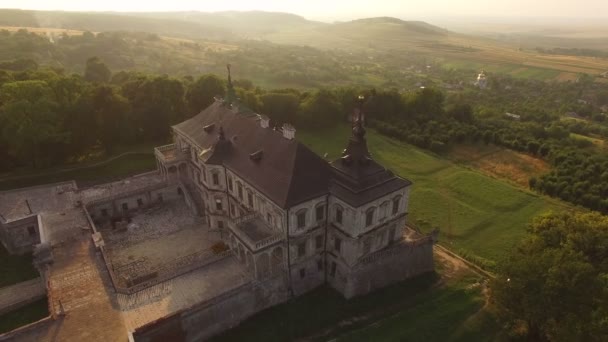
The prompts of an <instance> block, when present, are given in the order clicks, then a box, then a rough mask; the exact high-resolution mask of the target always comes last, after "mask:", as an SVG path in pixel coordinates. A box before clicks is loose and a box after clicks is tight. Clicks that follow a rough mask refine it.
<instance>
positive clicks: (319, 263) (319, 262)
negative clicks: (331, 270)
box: [317, 259, 323, 271]
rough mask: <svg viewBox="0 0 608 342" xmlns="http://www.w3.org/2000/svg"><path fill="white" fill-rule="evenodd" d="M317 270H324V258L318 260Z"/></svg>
mask: <svg viewBox="0 0 608 342" xmlns="http://www.w3.org/2000/svg"><path fill="white" fill-rule="evenodd" d="M317 270H319V271H322V270H323V260H321V259H319V260H317Z"/></svg>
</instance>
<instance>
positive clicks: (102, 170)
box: [0, 151, 156, 190]
mask: <svg viewBox="0 0 608 342" xmlns="http://www.w3.org/2000/svg"><path fill="white" fill-rule="evenodd" d="M155 168H156V160H155V158H154V154H153V153H152V151H150V153H139V154H132V155H126V156H123V157H120V158H118V159H116V160H113V161H111V162H110V163H108V164H105V165H102V166H96V167H90V168H85V169H79V170H71V171H63V172H55V171H52V172H50V173H48V174H42V175H40V174H38V175H32V176H28V177H25V178H19V179H16V180H15V179H13V180H4V181H2V180H0V190H7V189H13V188H21V187H26V186H33V185H39V184H46V183H55V182H62V181H69V180H75V181H77V182H80V183H84V184H89V183H101V182H108V181H112V180H116V179H120V178H124V177H127V176H130V175H134V174H137V173H142V172H146V171H151V170H154V169H155Z"/></svg>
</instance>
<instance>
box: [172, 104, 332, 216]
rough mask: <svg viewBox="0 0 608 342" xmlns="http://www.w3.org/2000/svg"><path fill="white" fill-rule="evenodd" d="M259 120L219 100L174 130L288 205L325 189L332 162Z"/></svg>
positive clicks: (207, 155)
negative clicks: (265, 125) (263, 124)
mask: <svg viewBox="0 0 608 342" xmlns="http://www.w3.org/2000/svg"><path fill="white" fill-rule="evenodd" d="M259 120H260V118H259V116H258V115H256V114H254V113H253V112H251V111H250V110H247V109H239V107H238V106H237V105H236V104H234V105H231V104H229V103H227V102H225V101H222V100H216V101H215V102H214V103H213V104H211V105H210V106H209V107H207V108H206V109H205V110H203V111H202V112H200V113H199V114H198V115H196V116H194V117H192V118H191V119H189V120H186V121H184V122H182V123H180V124H177V125H175V126H173V129H174V130H175V131H176V132H178V133H181V134H182V135H183V136H185V137H187V138H188V139H189V140H191V141H192V142H193V143H195V144H196V145H198V147H199V148H201V149H202V150H203V152H202V153H201V158H202V159H203V160H204V161H205V162H206V163H209V164H216V165H223V166H225V167H226V168H227V169H229V170H231V171H232V172H234V173H235V174H236V175H238V176H239V177H240V178H242V179H244V180H245V181H247V182H248V183H249V184H250V185H251V186H253V187H255V188H256V189H257V190H258V191H260V192H261V193H263V194H264V195H266V196H267V197H268V198H270V199H271V200H272V201H273V202H275V203H277V204H278V205H280V206H281V207H283V208H289V207H291V206H293V205H296V204H298V203H301V202H304V201H307V200H309V199H312V198H315V197H318V196H321V195H324V194H326V193H327V192H328V187H329V186H328V183H329V178H330V171H329V165H328V163H327V162H326V161H325V160H323V159H322V158H321V157H319V156H318V155H316V154H315V153H314V152H312V151H311V150H310V149H308V148H307V147H306V146H304V145H303V144H301V143H300V142H298V141H296V140H295V139H287V138H285V137H284V136H283V134H282V133H281V132H280V131H276V130H274V129H272V128H263V127H262V126H261V125H260V123H259ZM220 129H221V130H222V131H223V138H222V135H220Z"/></svg>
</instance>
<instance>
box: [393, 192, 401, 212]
mask: <svg viewBox="0 0 608 342" xmlns="http://www.w3.org/2000/svg"><path fill="white" fill-rule="evenodd" d="M400 204H401V196H397V197H395V198H393V215H397V213H398V212H399V205H400Z"/></svg>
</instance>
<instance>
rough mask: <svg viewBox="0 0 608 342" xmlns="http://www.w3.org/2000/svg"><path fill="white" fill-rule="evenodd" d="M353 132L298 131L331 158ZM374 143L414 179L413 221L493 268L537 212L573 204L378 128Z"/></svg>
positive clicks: (380, 155)
mask: <svg viewBox="0 0 608 342" xmlns="http://www.w3.org/2000/svg"><path fill="white" fill-rule="evenodd" d="M349 135H350V132H349V129H348V128H347V127H341V128H339V129H337V130H335V131H325V132H322V131H314V132H313V131H299V132H298V133H297V137H298V139H300V141H303V142H304V143H305V144H307V145H308V146H310V147H311V148H312V149H313V150H314V151H316V152H317V153H319V154H320V155H323V154H324V153H328V155H329V157H328V158H330V159H334V158H337V157H338V156H339V153H340V151H342V149H343V148H344V146H345V144H346V141H347V138H348V136H349ZM368 144H369V148H370V150H371V152H372V154H373V156H374V158H375V159H376V160H377V161H378V162H380V163H382V164H383V165H385V166H387V167H388V168H389V169H391V170H393V172H395V173H396V174H398V175H400V176H402V177H405V178H408V179H410V180H412V181H413V182H414V185H413V187H412V192H411V197H410V216H409V221H410V222H411V223H413V224H415V225H417V226H418V227H420V228H421V229H422V230H425V231H430V230H431V229H433V228H435V227H439V228H440V230H441V232H440V243H442V244H443V245H445V246H446V247H449V248H450V249H453V250H454V251H455V252H458V253H459V254H461V255H463V256H466V257H468V258H469V259H471V260H475V261H476V262H478V263H480V264H483V265H484V266H487V267H489V268H492V267H493V266H494V264H495V262H496V261H498V260H500V259H501V258H502V257H503V256H504V255H505V253H506V252H507V251H508V250H509V249H510V248H511V247H512V246H513V245H514V244H515V243H516V242H518V241H519V240H520V239H521V238H522V237H523V236H524V234H525V229H526V226H527V224H528V223H529V222H530V220H531V219H532V218H533V217H535V216H537V215H539V214H543V213H546V212H548V211H558V210H559V211H562V210H564V209H566V210H568V209H570V208H571V207H570V206H568V205H565V204H563V203H561V202H558V201H555V200H553V199H550V198H547V197H544V196H539V195H537V194H534V193H531V192H528V191H526V190H523V189H520V188H518V187H516V186H514V185H511V184H508V183H507V182H504V181H501V180H498V179H494V178H492V177H489V176H486V175H484V174H482V173H481V172H478V171H474V170H470V169H467V168H465V167H463V166H459V165H457V164H455V163H453V162H452V161H450V160H447V159H443V158H440V157H438V156H435V155H432V154H430V153H428V152H425V151H423V150H420V149H418V148H415V147H413V146H411V145H408V144H405V143H402V142H399V141H396V140H394V139H390V138H387V137H385V136H382V135H380V134H377V133H375V132H373V131H370V132H368Z"/></svg>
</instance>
